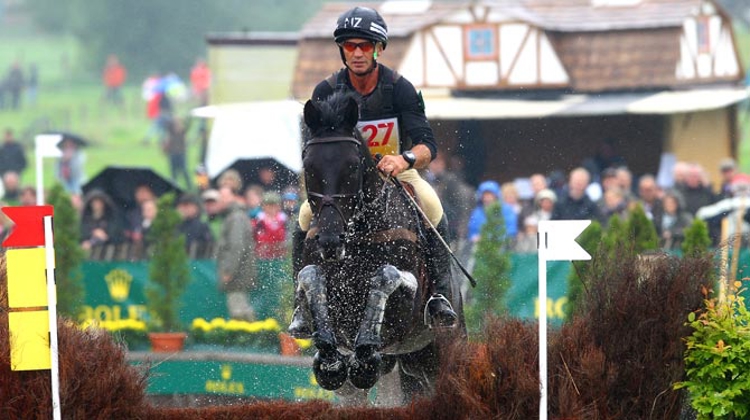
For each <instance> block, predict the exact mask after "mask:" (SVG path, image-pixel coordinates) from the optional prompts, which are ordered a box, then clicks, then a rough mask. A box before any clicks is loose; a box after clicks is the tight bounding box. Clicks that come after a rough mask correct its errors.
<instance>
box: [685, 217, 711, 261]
mask: <svg viewBox="0 0 750 420" xmlns="http://www.w3.org/2000/svg"><path fill="white" fill-rule="evenodd" d="M710 246H711V237H710V236H709V235H708V225H706V222H704V221H703V220H700V219H695V220H693V223H692V224H691V225H690V226H688V228H687V229H685V240H684V241H682V254H683V255H684V256H686V257H698V256H700V255H703V254H706V253H707V252H708V248H709V247H710Z"/></svg>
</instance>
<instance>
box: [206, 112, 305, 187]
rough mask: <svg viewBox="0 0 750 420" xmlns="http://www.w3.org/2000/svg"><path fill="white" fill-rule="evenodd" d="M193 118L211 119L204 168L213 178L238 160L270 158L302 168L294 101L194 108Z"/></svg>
mask: <svg viewBox="0 0 750 420" xmlns="http://www.w3.org/2000/svg"><path fill="white" fill-rule="evenodd" d="M192 115H193V116H194V117H199V118H213V120H214V122H213V126H212V128H211V136H210V138H209V141H208V147H207V149H206V162H205V164H206V171H207V172H208V176H209V177H211V178H214V177H216V176H218V175H219V174H220V173H221V172H222V171H224V170H225V169H226V168H228V167H229V166H231V165H232V164H233V163H234V162H235V161H236V160H238V159H254V158H258V159H260V158H272V159H276V160H277V161H278V162H279V163H281V164H283V165H284V166H286V167H287V168H289V169H291V170H292V171H294V172H297V173H299V172H300V171H301V170H302V146H301V144H302V140H301V133H300V118H301V116H302V104H301V103H299V102H297V101H291V100H290V101H259V102H243V103H236V104H227V105H210V106H205V107H201V108H195V109H193V111H192Z"/></svg>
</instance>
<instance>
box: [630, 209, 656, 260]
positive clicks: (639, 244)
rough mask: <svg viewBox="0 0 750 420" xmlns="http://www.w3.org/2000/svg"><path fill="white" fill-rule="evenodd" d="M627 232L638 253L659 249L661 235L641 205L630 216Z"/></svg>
mask: <svg viewBox="0 0 750 420" xmlns="http://www.w3.org/2000/svg"><path fill="white" fill-rule="evenodd" d="M627 230H628V234H629V235H630V236H631V240H632V241H633V246H634V251H635V252H636V253H638V254H640V253H642V252H645V251H651V250H654V249H658V248H659V235H658V234H657V233H656V228H655V227H654V224H653V223H652V222H651V221H650V220H649V219H648V216H646V212H645V211H644V210H643V206H642V205H641V204H640V203H638V204H636V206H635V207H634V208H633V209H632V210H631V211H630V214H629V215H628V220H627Z"/></svg>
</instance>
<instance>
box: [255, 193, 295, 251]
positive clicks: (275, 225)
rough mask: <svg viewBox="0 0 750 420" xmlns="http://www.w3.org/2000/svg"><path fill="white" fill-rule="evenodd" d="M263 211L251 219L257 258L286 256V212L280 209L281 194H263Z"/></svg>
mask: <svg viewBox="0 0 750 420" xmlns="http://www.w3.org/2000/svg"><path fill="white" fill-rule="evenodd" d="M262 206H263V211H261V212H260V213H259V214H258V216H257V217H256V218H255V219H253V222H252V223H253V228H254V229H253V234H254V235H255V252H256V255H257V256H258V258H260V259H265V260H270V259H281V258H284V257H285V256H286V252H287V246H286V223H287V216H286V213H284V212H283V211H281V196H279V194H278V193H275V192H268V193H266V194H264V196H263V205H262Z"/></svg>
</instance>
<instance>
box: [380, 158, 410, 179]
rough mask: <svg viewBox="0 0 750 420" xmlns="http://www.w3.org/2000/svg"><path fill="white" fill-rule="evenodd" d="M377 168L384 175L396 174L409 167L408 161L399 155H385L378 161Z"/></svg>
mask: <svg viewBox="0 0 750 420" xmlns="http://www.w3.org/2000/svg"><path fill="white" fill-rule="evenodd" d="M378 169H380V171H381V172H383V173H384V174H386V175H391V176H397V175H398V174H400V173H401V172H403V171H405V170H407V169H409V163H408V162H407V161H406V160H405V159H404V158H403V157H402V156H401V155H385V156H383V158H382V159H380V162H378Z"/></svg>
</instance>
